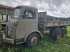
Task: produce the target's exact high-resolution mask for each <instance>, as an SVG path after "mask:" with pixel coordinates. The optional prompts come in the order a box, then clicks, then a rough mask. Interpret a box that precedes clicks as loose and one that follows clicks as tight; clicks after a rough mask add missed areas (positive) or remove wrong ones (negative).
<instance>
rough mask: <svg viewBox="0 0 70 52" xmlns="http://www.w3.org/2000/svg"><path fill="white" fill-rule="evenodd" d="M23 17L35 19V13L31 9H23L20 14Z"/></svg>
mask: <svg viewBox="0 0 70 52" xmlns="http://www.w3.org/2000/svg"><path fill="white" fill-rule="evenodd" d="M22 17H23V19H35V18H36V13H35V12H32V11H27V10H26V11H24V12H23V14H22Z"/></svg>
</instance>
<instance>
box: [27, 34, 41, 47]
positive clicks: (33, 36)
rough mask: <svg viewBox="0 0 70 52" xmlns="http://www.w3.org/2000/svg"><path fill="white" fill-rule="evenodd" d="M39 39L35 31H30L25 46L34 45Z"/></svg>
mask: <svg viewBox="0 0 70 52" xmlns="http://www.w3.org/2000/svg"><path fill="white" fill-rule="evenodd" d="M40 40H41V36H40V35H39V34H37V33H31V34H30V35H29V36H28V37H27V39H26V47H33V46H36V45H37V44H38V43H39V42H40Z"/></svg>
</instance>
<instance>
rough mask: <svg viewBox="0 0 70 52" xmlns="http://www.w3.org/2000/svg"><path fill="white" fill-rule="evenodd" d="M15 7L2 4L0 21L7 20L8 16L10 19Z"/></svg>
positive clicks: (0, 6)
mask: <svg viewBox="0 0 70 52" xmlns="http://www.w3.org/2000/svg"><path fill="white" fill-rule="evenodd" d="M13 8H14V7H10V6H5V5H1V4H0V21H5V20H6V18H7V17H8V19H9V18H10V17H11V16H12V14H13Z"/></svg>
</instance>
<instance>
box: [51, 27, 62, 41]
mask: <svg viewBox="0 0 70 52" xmlns="http://www.w3.org/2000/svg"><path fill="white" fill-rule="evenodd" d="M61 35H62V31H61V29H60V28H55V29H53V30H52V31H51V38H52V39H54V40H56V39H60V38H61Z"/></svg>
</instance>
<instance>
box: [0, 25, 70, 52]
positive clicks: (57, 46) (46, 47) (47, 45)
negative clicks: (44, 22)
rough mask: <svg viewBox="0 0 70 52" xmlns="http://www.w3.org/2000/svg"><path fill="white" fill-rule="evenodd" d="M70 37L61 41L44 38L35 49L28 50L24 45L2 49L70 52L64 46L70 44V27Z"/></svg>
mask: <svg viewBox="0 0 70 52" xmlns="http://www.w3.org/2000/svg"><path fill="white" fill-rule="evenodd" d="M67 30H68V37H67V38H61V39H60V40H56V41H53V40H51V39H50V38H49V37H47V36H44V37H43V38H42V41H41V42H40V44H39V45H37V46H35V47H33V48H26V47H25V46H24V45H16V47H15V46H14V45H11V44H4V45H3V48H0V52H2V50H3V51H4V50H5V52H70V46H65V45H64V44H70V27H69V26H68V27H67Z"/></svg>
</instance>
